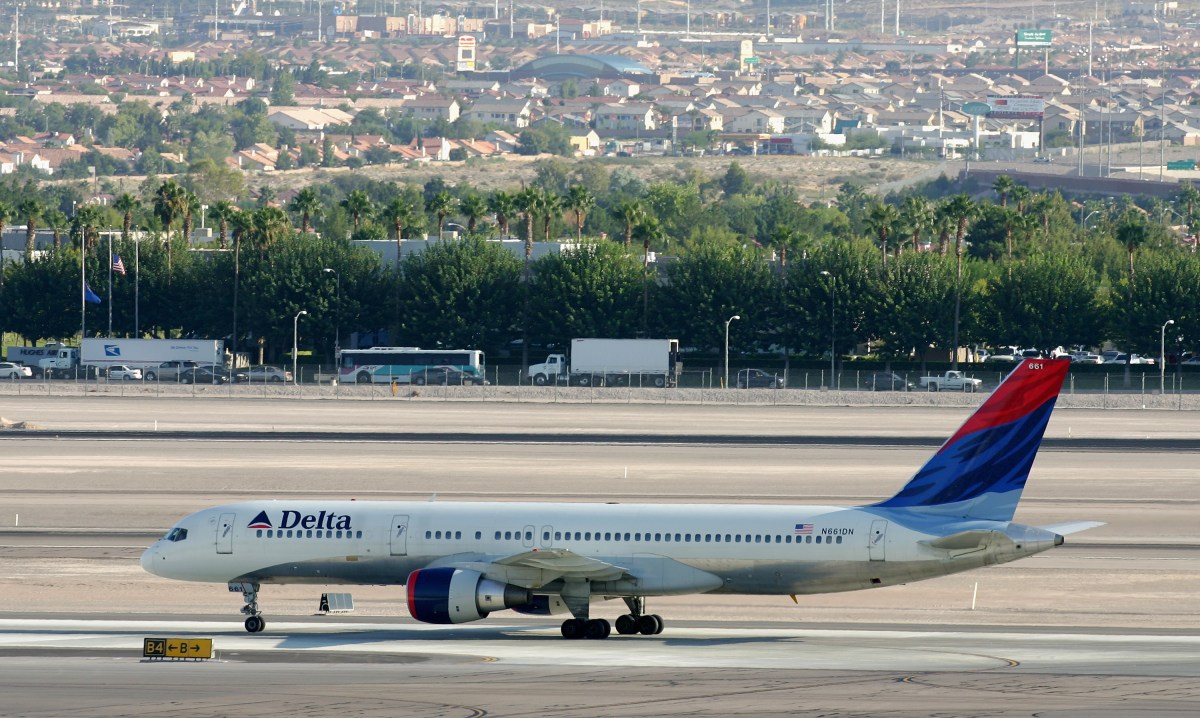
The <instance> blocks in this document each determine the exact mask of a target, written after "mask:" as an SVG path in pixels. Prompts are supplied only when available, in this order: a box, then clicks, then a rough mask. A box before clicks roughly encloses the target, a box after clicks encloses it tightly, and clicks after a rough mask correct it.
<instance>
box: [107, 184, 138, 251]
mask: <svg viewBox="0 0 1200 718" xmlns="http://www.w3.org/2000/svg"><path fill="white" fill-rule="evenodd" d="M141 206H142V203H141V202H139V201H138V198H137V197H134V196H133V195H131V194H129V193H128V192H124V193H122V194H121V196H120V197H117V199H116V201H114V202H113V209H115V210H117V211H118V212H120V213H121V239H123V240H125V241H126V242H128V241H129V231H130V230H131V229H133V213H134V212H136V211H138V210H139V209H141Z"/></svg>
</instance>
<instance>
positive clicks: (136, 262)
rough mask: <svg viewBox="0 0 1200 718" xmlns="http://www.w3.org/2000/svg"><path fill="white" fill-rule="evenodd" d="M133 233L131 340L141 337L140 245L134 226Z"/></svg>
mask: <svg viewBox="0 0 1200 718" xmlns="http://www.w3.org/2000/svg"><path fill="white" fill-rule="evenodd" d="M133 232H134V234H133V338H134V339H140V338H141V336H142V335H141V333H140V332H139V331H138V326H139V324H138V320H139V319H140V317H139V316H138V311H139V310H140V309H141V305H142V296H141V290H142V243H141V241H140V240H141V238H140V237H139V236H138V234H137V227H136V226H135V227H134V228H133Z"/></svg>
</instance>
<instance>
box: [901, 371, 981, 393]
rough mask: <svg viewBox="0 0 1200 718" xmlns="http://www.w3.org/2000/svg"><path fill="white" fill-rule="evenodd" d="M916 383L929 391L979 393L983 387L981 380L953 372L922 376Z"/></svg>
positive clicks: (959, 372)
mask: <svg viewBox="0 0 1200 718" xmlns="http://www.w3.org/2000/svg"><path fill="white" fill-rule="evenodd" d="M917 381H918V383H920V385H921V386H923V387H925V388H926V389H928V390H929V391H942V390H945V391H979V388H980V387H981V386H983V381H982V380H980V379H974V378H972V377H969V376H967V375H965V374H963V373H962V372H961V371H954V370H950V371H948V372H946V373H945V374H943V375H941V376H923V377H921V378H920V379H918V380H917Z"/></svg>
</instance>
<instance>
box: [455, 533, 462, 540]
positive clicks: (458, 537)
mask: <svg viewBox="0 0 1200 718" xmlns="http://www.w3.org/2000/svg"><path fill="white" fill-rule="evenodd" d="M454 538H455V540H458V539H461V538H462V531H455V532H454Z"/></svg>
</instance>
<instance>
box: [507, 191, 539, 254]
mask: <svg viewBox="0 0 1200 718" xmlns="http://www.w3.org/2000/svg"><path fill="white" fill-rule="evenodd" d="M540 196H541V195H540V193H539V192H538V191H537V190H536V189H534V188H532V187H524V188H522V189H521V191H520V192H518V193H517V194H516V196H515V197H513V205H514V206H515V207H516V208H517V211H518V212H520V213H521V214H522V215H524V217H525V260H526V262H528V260H529V259H530V258H532V257H533V221H534V213H535V212H537V208H538V198H539V197H540Z"/></svg>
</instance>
